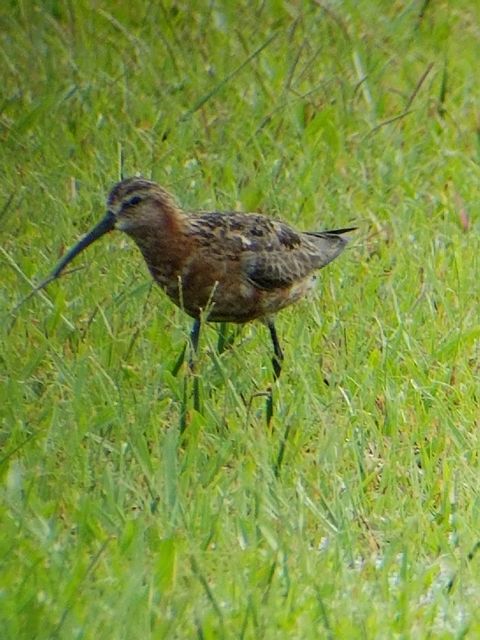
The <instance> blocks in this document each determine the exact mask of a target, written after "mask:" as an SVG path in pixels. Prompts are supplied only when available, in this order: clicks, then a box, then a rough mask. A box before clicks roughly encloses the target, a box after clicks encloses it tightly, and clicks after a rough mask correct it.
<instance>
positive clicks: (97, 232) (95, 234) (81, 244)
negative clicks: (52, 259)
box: [38, 211, 115, 287]
mask: <svg viewBox="0 0 480 640" xmlns="http://www.w3.org/2000/svg"><path fill="white" fill-rule="evenodd" d="M114 228H115V216H114V214H113V213H112V212H111V211H108V212H107V214H106V215H105V217H104V218H102V220H100V222H99V223H98V224H97V225H96V226H95V227H93V229H92V230H91V231H89V232H88V233H87V234H86V235H85V236H83V238H82V239H81V240H79V241H78V242H77V244H76V245H75V246H74V247H72V248H71V249H70V251H67V253H66V254H65V255H64V256H63V258H62V259H61V260H60V262H59V263H58V264H57V266H56V267H55V269H54V270H53V271H52V273H51V274H50V275H49V276H48V278H46V280H44V283H45V284H48V283H49V282H51V281H52V280H55V278H58V276H59V275H60V274H61V273H62V271H63V270H64V269H65V267H66V266H67V264H69V263H70V262H71V261H72V260H73V259H74V258H75V257H76V256H78V254H79V253H81V252H82V251H83V250H84V249H86V248H87V247H88V246H90V245H91V244H92V243H93V242H95V240H98V238H101V237H102V236H103V235H105V234H106V233H108V232H109V231H112V229H114ZM44 283H41V285H42V286H45V284H44ZM41 285H38V286H39V287H40V286H41Z"/></svg>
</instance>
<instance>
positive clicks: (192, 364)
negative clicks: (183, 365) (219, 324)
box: [188, 320, 201, 411]
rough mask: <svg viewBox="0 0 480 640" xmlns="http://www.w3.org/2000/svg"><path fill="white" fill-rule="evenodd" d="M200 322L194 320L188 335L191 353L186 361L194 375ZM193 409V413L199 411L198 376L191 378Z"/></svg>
mask: <svg viewBox="0 0 480 640" xmlns="http://www.w3.org/2000/svg"><path fill="white" fill-rule="evenodd" d="M200 327H201V322H200V320H195V322H194V323H193V327H192V331H191V333H190V344H191V345H192V351H191V353H190V358H189V360H188V365H189V367H190V371H191V372H192V373H195V363H196V360H197V355H198V341H199V339H200ZM193 408H194V409H195V411H200V389H199V381H198V376H196V375H194V376H193Z"/></svg>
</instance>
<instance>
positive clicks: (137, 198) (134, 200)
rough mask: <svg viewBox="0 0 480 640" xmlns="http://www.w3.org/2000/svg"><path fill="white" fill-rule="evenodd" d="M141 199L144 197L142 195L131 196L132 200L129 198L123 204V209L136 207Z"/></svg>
mask: <svg viewBox="0 0 480 640" xmlns="http://www.w3.org/2000/svg"><path fill="white" fill-rule="evenodd" d="M141 201H142V198H141V197H140V196H133V197H132V198H130V200H127V201H126V202H125V203H124V204H123V207H122V209H128V208H129V207H134V206H135V205H136V204H138V203H139V202H141Z"/></svg>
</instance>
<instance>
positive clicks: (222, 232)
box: [36, 177, 355, 379]
mask: <svg viewBox="0 0 480 640" xmlns="http://www.w3.org/2000/svg"><path fill="white" fill-rule="evenodd" d="M114 229H119V230H120V231H124V232H125V233H126V234H127V235H128V236H130V237H131V238H132V239H133V240H134V241H135V243H136V244H137V246H138V247H139V249H140V251H141V252H142V254H143V257H144V259H145V262H146V264H147V266H148V269H149V271H150V273H151V275H152V276H153V278H154V280H155V281H156V282H157V283H158V284H159V285H160V287H161V288H162V289H163V290H164V291H165V293H166V294H167V296H168V297H169V298H170V299H171V300H172V301H173V302H174V303H175V304H176V305H177V306H178V307H180V308H181V309H183V310H184V311H185V312H186V313H188V314H189V315H190V316H192V317H193V318H194V324H193V328H192V332H191V343H192V347H193V350H194V352H196V351H197V349H198V341H199V335H200V326H201V321H202V320H206V321H208V322H234V323H245V322H249V321H251V320H256V319H261V320H263V321H264V322H265V324H266V325H267V327H268V329H269V331H270V336H271V340H272V343H273V351H274V356H273V358H272V364H273V371H274V377H275V379H277V378H278V377H279V376H280V372H281V366H282V361H283V352H282V348H281V346H280V342H279V339H278V335H277V331H276V329H275V324H274V315H275V313H276V312H277V311H280V310H281V309H283V308H285V307H287V306H289V305H291V304H293V303H295V302H297V301H298V300H300V299H301V298H303V297H304V296H305V295H306V294H307V293H308V292H309V291H310V290H311V289H312V286H313V284H314V282H315V275H314V272H315V271H316V270H317V269H321V268H322V267H324V266H325V265H327V264H328V263H329V262H331V261H332V260H333V259H334V258H336V257H337V256H338V255H339V254H340V253H341V252H342V251H343V249H344V248H345V245H346V243H347V239H346V238H345V237H343V234H345V233H347V232H348V231H353V230H354V229H355V227H350V228H345V229H334V230H330V231H295V230H294V229H293V228H292V227H290V226H289V225H287V224H285V223H284V222H281V221H279V220H275V219H272V218H270V217H267V216H265V215H261V214H258V213H240V212H230V213H223V212H217V211H214V212H203V211H200V212H186V211H183V210H182V209H181V208H180V207H179V206H178V205H177V204H176V202H175V200H174V198H173V197H172V196H171V195H170V194H169V193H168V192H167V191H166V190H165V189H163V188H162V187H161V186H159V185H158V184H156V183H155V182H152V181H151V180H147V179H145V178H140V177H135V178H127V179H125V180H122V181H121V182H118V183H117V184H116V185H115V186H114V187H113V189H112V190H111V191H110V194H109V196H108V199H107V213H106V215H105V217H104V218H103V219H102V220H101V221H100V222H99V223H98V224H97V225H96V226H95V227H94V228H93V229H92V230H91V231H90V232H89V233H87V234H86V235H85V236H84V237H83V238H82V239H80V241H79V242H78V243H77V244H76V245H75V246H74V247H72V248H71V249H70V250H69V251H68V252H67V253H66V254H65V255H64V257H63V258H62V259H61V260H60V262H59V263H58V264H57V266H56V267H55V269H54V270H53V272H52V273H51V275H50V276H49V277H48V278H47V279H46V280H44V281H43V282H41V283H40V284H39V285H38V287H37V289H36V290H38V289H41V288H43V287H45V286H46V285H47V284H48V283H49V282H51V281H52V280H54V279H55V278H58V276H59V275H60V274H61V273H62V271H63V270H64V269H65V267H66V266H67V265H68V264H69V263H70V262H71V261H72V260H73V259H74V258H75V256H77V255H78V254H79V253H80V252H81V251H83V250H84V249H86V247H88V246H89V245H90V244H92V243H93V242H95V241H96V240H97V239H98V238H100V237H101V236H103V235H104V234H106V233H108V232H109V231H112V230H114Z"/></svg>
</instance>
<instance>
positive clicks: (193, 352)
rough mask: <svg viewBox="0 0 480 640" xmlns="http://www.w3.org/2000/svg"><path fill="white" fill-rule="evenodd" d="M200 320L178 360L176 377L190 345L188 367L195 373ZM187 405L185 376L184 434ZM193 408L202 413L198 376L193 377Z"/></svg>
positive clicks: (182, 429)
mask: <svg viewBox="0 0 480 640" xmlns="http://www.w3.org/2000/svg"><path fill="white" fill-rule="evenodd" d="M200 327H201V322H200V320H195V321H194V323H193V327H192V330H191V332H190V338H189V342H188V343H187V344H186V345H185V346H184V348H183V350H182V353H181V354H180V358H179V359H178V360H177V362H176V364H175V368H174V370H173V371H172V373H173V374H174V375H176V374H177V373H178V371H179V369H180V367H181V366H182V364H183V361H184V359H185V352H186V350H187V346H188V344H189V345H190V356H189V358H188V367H189V370H190V373H193V374H194V373H195V362H196V358H197V354H198V341H199V339H200ZM187 404H188V376H185V379H184V382H183V407H182V413H181V416H180V432H181V433H183V432H184V431H185V429H186V428H187ZM193 408H194V409H195V411H200V388H199V382H198V376H196V375H194V376H193Z"/></svg>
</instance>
